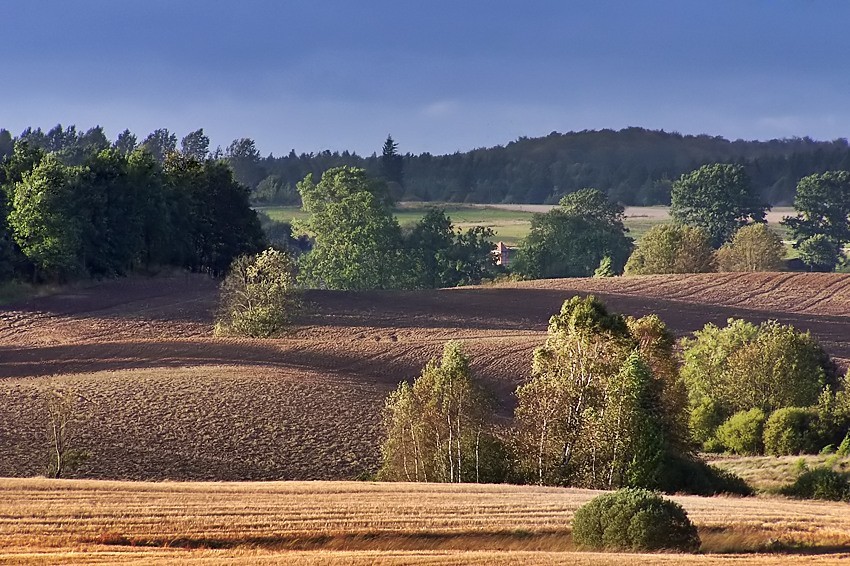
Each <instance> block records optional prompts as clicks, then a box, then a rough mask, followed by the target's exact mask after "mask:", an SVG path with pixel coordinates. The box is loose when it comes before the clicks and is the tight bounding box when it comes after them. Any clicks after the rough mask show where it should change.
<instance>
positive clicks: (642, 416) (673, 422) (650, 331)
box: [515, 297, 685, 488]
mask: <svg viewBox="0 0 850 566" xmlns="http://www.w3.org/2000/svg"><path fill="white" fill-rule="evenodd" d="M671 371H672V374H671V373H670V372H671ZM677 382H678V374H677V373H676V372H675V361H674V359H673V353H672V338H671V337H670V336H669V334H668V332H667V330H666V328H665V327H664V326H663V324H662V323H661V322H660V321H659V320H657V318H656V319H653V320H648V319H647V320H644V319H636V320H635V319H629V320H626V319H624V318H623V317H622V316H620V315H616V314H610V313H608V311H607V310H606V309H605V306H604V305H603V304H602V303H601V302H599V301H598V300H596V299H595V298H593V297H588V298H585V299H582V298H579V297H573V298H572V299H570V300H568V301H566V302H565V303H564V305H563V307H562V308H561V312H560V313H559V314H557V315H555V316H553V317H552V318H551V319H550V321H549V335H548V337H547V339H546V344H545V345H544V346H542V347H540V348H538V349H537V350H535V352H534V361H533V365H532V376H531V379H529V380H528V381H527V382H525V383H524V384H522V385H520V386H519V387H518V388H517V392H516V395H517V398H518V404H517V408H516V413H515V420H516V438H515V449H516V453H517V461H518V466H519V471H520V474H521V475H523V476H524V477H525V478H526V481H533V482H536V483H541V484H554V485H574V486H584V487H596V488H611V487H619V486H623V485H634V486H641V487H647V486H648V487H656V486H658V485H660V475H661V472H662V470H663V467H664V462H665V459H666V458H667V457H668V456H669V455H670V454H674V453H676V452H677V451H678V450H679V449H680V444H681V441H680V439H681V438H682V437H683V436H685V434H683V431H680V430H676V427H677V426H679V425H677V423H683V422H684V419H683V415H682V414H676V412H677V411H679V412H680V413H683V412H684V403H683V402H677V397H678V395H679V391H678V389H677V385H678V383H677Z"/></svg>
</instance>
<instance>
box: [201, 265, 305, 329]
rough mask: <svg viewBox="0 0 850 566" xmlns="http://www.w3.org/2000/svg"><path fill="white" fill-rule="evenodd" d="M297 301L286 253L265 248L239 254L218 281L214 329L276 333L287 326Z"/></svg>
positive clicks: (292, 267) (292, 271)
mask: <svg viewBox="0 0 850 566" xmlns="http://www.w3.org/2000/svg"><path fill="white" fill-rule="evenodd" d="M300 305H301V301H300V297H299V295H298V292H297V290H296V287H295V264H294V263H293V261H292V258H291V256H290V255H289V254H288V253H286V252H281V251H278V250H273V249H268V250H266V251H264V252H262V253H260V254H259V255H256V256H240V257H238V258H236V260H235V261H234V262H233V264H232V265H231V267H230V272H229V273H228V274H227V277H225V278H224V281H223V282H222V284H221V295H220V298H219V312H218V317H217V320H216V325H215V333H216V334H218V335H235V336H249V337H264V338H265V337H269V336H276V335H279V334H281V333H283V332H285V331H286V330H287V328H288V326H289V324H290V322H291V321H292V318H293V317H294V315H295V313H296V312H297V311H298V309H299V308H300Z"/></svg>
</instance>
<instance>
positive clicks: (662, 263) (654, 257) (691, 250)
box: [625, 224, 715, 275]
mask: <svg viewBox="0 0 850 566" xmlns="http://www.w3.org/2000/svg"><path fill="white" fill-rule="evenodd" d="M625 270H626V275H650V274H655V273H708V272H712V271H715V265H714V250H713V249H712V247H711V242H710V241H709V239H708V235H707V234H706V232H705V231H704V230H703V229H702V228H697V227H693V226H686V225H679V224H658V225H655V226H653V227H652V228H650V229H649V230H648V231H647V233H646V234H644V236H643V238H641V240H640V243H639V244H638V247H637V248H636V249H635V251H634V252H632V255H631V256H630V257H629V261H628V262H626V268H625Z"/></svg>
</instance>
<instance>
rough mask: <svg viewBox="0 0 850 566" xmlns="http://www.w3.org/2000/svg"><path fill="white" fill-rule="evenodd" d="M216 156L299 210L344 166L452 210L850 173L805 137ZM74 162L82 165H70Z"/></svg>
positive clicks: (158, 148) (766, 188)
mask: <svg viewBox="0 0 850 566" xmlns="http://www.w3.org/2000/svg"><path fill="white" fill-rule="evenodd" d="M20 137H21V138H22V139H27V140H28V141H30V143H31V144H33V145H35V146H37V147H41V148H44V149H45V150H47V151H63V152H66V153H67V154H68V155H69V157H70V156H73V155H77V156H83V155H86V154H88V153H90V152H91V151H89V150H88V149H87V148H90V147H96V148H97V149H98V150H100V149H105V148H106V147H107V146H108V145H109V144H108V141H107V139H106V136H105V135H104V134H103V131H102V129H101V128H99V127H98V128H92V129H90V130H88V131H86V132H80V131H77V130H76V128H75V127H74V126H69V127H67V128H63V127H62V126H61V125H57V126H56V127H54V128H52V129H50V130H48V131H47V132H43V131H42V130H41V129H35V130H33V129H32V128H28V129H27V130H25V131H24V132H23V133H22V134H21V136H20ZM177 142H178V139H177V136H176V135H175V134H173V133H171V132H169V131H168V130H167V129H158V130H156V131H154V132H152V133H151V134H149V135H148V136H147V137H145V138H143V139H141V141H139V139H137V137H136V136H135V135H134V134H133V133H132V132H130V131H128V130H125V131H124V132H122V133H121V134H120V135H119V137H118V140H117V141H116V142H115V144H114V145H115V146H116V147H117V148H118V149H120V150H121V151H123V152H124V153H129V152H130V151H132V150H133V149H135V147H136V146H137V145H139V144H141V145H144V146H146V147H148V148H149V150H150V151H151V153H153V154H154V155H155V156H157V157H159V158H164V156H165V155H167V154H168V153H170V152H171V151H174V150H177V149H178V143H177ZM180 142H181V143H180V145H179V150H180V151H181V152H183V153H184V154H186V155H191V156H193V157H196V158H198V159H204V158H206V157H207V156H208V155H210V148H209V138H208V137H207V136H206V135H205V134H204V133H203V130H197V131H195V132H192V133H190V134H188V135H187V136H186V137H184V138H182V139H181V140H180ZM11 147H12V136H11V134H10V133H9V132H8V131H5V130H0V155H3V154H7V155H8V154H10V153H11ZM211 155H212V156H213V157H225V158H227V159H228V161H229V162H230V163H231V165H232V166H233V168H234V171H235V172H236V177H237V180H239V181H240V182H241V183H243V184H245V185H246V186H247V187H249V189H250V190H251V194H252V199H253V200H254V202H255V203H265V204H269V203H274V204H297V203H298V193H297V190H296V186H297V184H298V182H299V181H300V180H301V179H303V178H304V177H306V176H307V175H313V176H315V177H316V178H319V177H321V175H322V174H323V173H324V172H325V171H327V170H328V169H332V168H335V167H341V166H350V167H358V168H362V169H365V170H366V171H368V172H369V173H370V174H371V175H373V176H376V177H382V178H384V179H385V180H386V181H387V182H389V183H391V185H392V188H393V192H394V194H395V195H396V197H397V198H402V197H403V198H405V199H407V200H424V201H451V202H480V203H494V202H528V203H544V202H547V203H555V202H557V201H558V200H560V198H562V197H563V196H564V195H566V194H569V193H571V192H574V191H576V190H579V189H581V188H584V187H598V188H600V189H601V190H603V191H604V192H606V193H607V194H608V195H610V197H611V199H612V200H615V201H618V202H623V203H625V204H627V205H655V204H669V203H670V199H671V188H672V182H673V180H674V179H677V178H678V177H679V176H681V175H682V174H684V173H686V172H688V171H691V170H693V169H696V168H698V167H699V166H701V165H703V164H709V163H717V162H726V163H736V164H740V165H742V166H743V167H744V168H745V170H746V172H747V175H748V176H749V177H750V178H751V179H752V180H753V184H754V186H755V187H756V188H757V194H758V196H759V197H760V199H761V200H762V201H764V202H768V203H771V204H774V205H780V204H790V203H791V202H792V200H793V199H794V191H795V180H797V179H800V178H802V177H805V176H808V175H811V174H815V173H823V172H825V171H830V170H850V147H848V144H847V140H844V139H838V140H834V141H831V142H816V141H813V140H811V139H809V138H802V139H800V138H792V139H784V140H770V141H766V142H757V141H743V140H737V141H729V140H726V139H723V138H721V137H716V136H715V137H713V136H707V135H699V136H683V135H680V134H677V133H669V132H664V131H653V130H645V129H642V128H626V129H623V130H620V131H614V130H600V131H582V132H570V133H566V134H560V133H557V132H552V133H551V134H549V135H548V136H546V137H542V138H525V137H523V138H519V139H517V140H516V141H513V142H511V143H508V144H507V145H505V146H496V147H492V148H486V149H475V150H472V151H468V152H465V153H460V152H457V153H454V154H451V155H442V156H437V155H431V154H429V153H423V154H420V155H412V154H409V153H408V154H404V155H402V154H400V153H399V152H398V144H397V143H396V142H395V141H394V140H392V138H391V137H390V138H388V140H387V142H386V143H385V144H384V146H383V148H382V151H381V152H379V153H376V154H372V155H371V156H365V157H361V156H359V155H357V154H356V153H352V152H350V151H342V152H331V151H322V152H319V153H301V154H297V153H296V152H295V151H294V150H292V151H290V153H289V154H287V155H284V156H279V157H275V156H273V155H268V156H266V157H262V156H261V155H260V152H259V150H258V149H257V147H256V143H255V142H254V141H253V140H251V139H250V138H240V139H237V140H234V141H233V143H231V144H230V146H228V147H227V148H225V149H224V150H222V149H221V148H216V149H215V150H213V151H212V152H211ZM74 159H78V158H74Z"/></svg>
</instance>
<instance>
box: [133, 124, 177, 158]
mask: <svg viewBox="0 0 850 566" xmlns="http://www.w3.org/2000/svg"><path fill="white" fill-rule="evenodd" d="M141 147H142V148H143V149H144V150H145V151H147V152H148V153H150V154H151V155H152V156H153V157H154V159H156V160H157V161H158V162H160V163H164V162H165V160H166V158H167V157H169V156H170V155H172V154H173V153H175V152H176V151H177V136H176V135H175V134H172V133H171V132H169V131H168V130H167V129H166V128H160V129H158V130H154V131H153V132H151V133H150V134H148V137H146V138H145V139H144V140H142V143H141Z"/></svg>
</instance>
